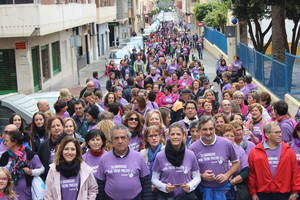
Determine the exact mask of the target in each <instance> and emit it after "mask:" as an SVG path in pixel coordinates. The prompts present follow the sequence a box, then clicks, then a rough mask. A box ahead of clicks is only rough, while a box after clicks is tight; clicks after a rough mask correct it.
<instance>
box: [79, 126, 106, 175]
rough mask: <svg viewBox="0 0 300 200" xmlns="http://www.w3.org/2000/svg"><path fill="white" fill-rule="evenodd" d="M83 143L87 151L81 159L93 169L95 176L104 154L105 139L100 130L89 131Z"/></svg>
mask: <svg viewBox="0 0 300 200" xmlns="http://www.w3.org/2000/svg"><path fill="white" fill-rule="evenodd" d="M85 143H86V146H87V148H88V151H87V152H86V153H85V154H83V156H82V158H83V160H84V161H85V162H86V163H87V164H88V165H89V166H90V167H92V168H93V173H94V175H96V172H97V169H98V167H99V159H100V158H101V156H102V155H103V154H104V153H105V150H104V149H105V145H106V137H105V135H104V133H103V132H102V131H100V130H97V129H95V130H91V131H90V132H88V134H87V135H86V137H85Z"/></svg>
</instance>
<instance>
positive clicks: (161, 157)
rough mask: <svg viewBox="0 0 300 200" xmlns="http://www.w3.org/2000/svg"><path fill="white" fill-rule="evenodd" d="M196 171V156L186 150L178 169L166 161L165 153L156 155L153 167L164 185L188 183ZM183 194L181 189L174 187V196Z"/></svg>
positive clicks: (197, 168) (197, 167)
mask: <svg viewBox="0 0 300 200" xmlns="http://www.w3.org/2000/svg"><path fill="white" fill-rule="evenodd" d="M198 170H199V166H198V163H197V159H196V156H195V154H194V153H193V152H192V151H190V150H188V149H186V150H185V153H184V159H183V162H182V165H181V166H180V167H175V166H173V165H172V164H171V163H170V162H169V161H168V160H167V157H166V153H165V151H161V152H159V153H158V154H157V156H156V158H155V161H154V165H153V171H154V172H158V173H160V181H161V182H163V183H165V184H168V183H170V184H183V183H188V182H190V181H191V180H192V172H193V171H198ZM184 193H185V192H184V191H183V190H182V188H181V187H176V188H175V190H174V196H178V195H181V194H184Z"/></svg>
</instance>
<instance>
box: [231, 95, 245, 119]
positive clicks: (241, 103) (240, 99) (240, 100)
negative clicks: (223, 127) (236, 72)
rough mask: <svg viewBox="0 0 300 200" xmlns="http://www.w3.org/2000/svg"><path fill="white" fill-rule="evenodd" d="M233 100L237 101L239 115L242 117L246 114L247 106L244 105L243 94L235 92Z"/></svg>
mask: <svg viewBox="0 0 300 200" xmlns="http://www.w3.org/2000/svg"><path fill="white" fill-rule="evenodd" d="M232 97H233V99H234V100H236V101H237V103H238V105H239V106H240V109H241V113H242V115H243V116H246V115H247V114H248V106H246V105H245V104H244V99H245V98H244V94H243V93H242V92H241V91H235V92H234V93H233V95H232Z"/></svg>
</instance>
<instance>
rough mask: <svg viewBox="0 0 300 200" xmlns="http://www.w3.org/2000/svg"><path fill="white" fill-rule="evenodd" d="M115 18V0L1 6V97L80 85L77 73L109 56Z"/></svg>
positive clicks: (9, 1)
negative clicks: (65, 81)
mask: <svg viewBox="0 0 300 200" xmlns="http://www.w3.org/2000/svg"><path fill="white" fill-rule="evenodd" d="M116 12H117V8H116V2H115V1H114V0H3V1H0V13H1V14H0V15H1V16H0V94H6V93H11V92H20V93H32V92H36V91H39V90H45V89H47V88H51V87H52V85H54V84H56V83H59V82H61V81H62V80H63V79H64V78H66V77H72V79H73V85H74V84H77V83H78V76H79V70H80V69H81V68H83V67H85V66H86V65H87V64H90V63H93V62H96V61H97V60H99V58H100V57H101V56H103V55H106V54H107V53H108V51H109V46H110V35H111V32H110V29H109V23H110V22H113V23H117V19H116V17H117V16H116ZM118 31H119V30H118V29H117V28H116V29H114V31H113V34H118ZM124 37H126V36H124ZM112 38H113V39H114V37H112Z"/></svg>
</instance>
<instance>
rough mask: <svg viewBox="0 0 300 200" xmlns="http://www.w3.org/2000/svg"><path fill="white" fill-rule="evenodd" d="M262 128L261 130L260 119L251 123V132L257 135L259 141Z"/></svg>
mask: <svg viewBox="0 0 300 200" xmlns="http://www.w3.org/2000/svg"><path fill="white" fill-rule="evenodd" d="M262 130H263V123H262V121H260V122H258V123H256V124H254V125H253V131H252V133H253V135H254V136H255V137H257V138H258V139H259V141H261V140H262V135H263V132H262Z"/></svg>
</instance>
